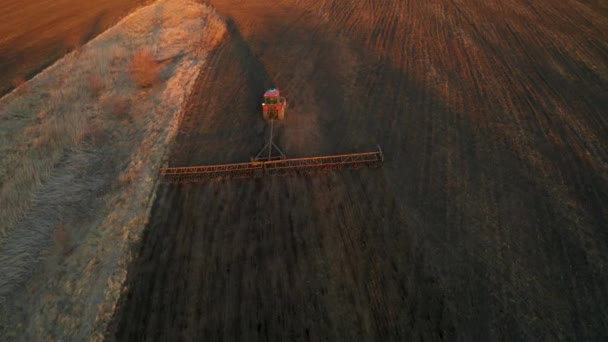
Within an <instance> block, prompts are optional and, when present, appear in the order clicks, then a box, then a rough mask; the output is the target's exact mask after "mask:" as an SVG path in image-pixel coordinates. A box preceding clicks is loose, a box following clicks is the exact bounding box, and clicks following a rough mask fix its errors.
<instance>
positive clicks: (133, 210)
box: [0, 0, 221, 340]
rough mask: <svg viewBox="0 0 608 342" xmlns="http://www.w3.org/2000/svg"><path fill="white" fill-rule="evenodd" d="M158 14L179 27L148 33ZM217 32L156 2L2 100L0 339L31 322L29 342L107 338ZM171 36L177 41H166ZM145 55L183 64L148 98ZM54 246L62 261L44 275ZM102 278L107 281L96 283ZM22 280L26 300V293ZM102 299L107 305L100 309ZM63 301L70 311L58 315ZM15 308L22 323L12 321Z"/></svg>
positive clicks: (196, 14) (182, 7) (170, 0)
mask: <svg viewBox="0 0 608 342" xmlns="http://www.w3.org/2000/svg"><path fill="white" fill-rule="evenodd" d="M177 8H179V10H177ZM159 14H162V16H163V17H167V18H173V17H175V16H179V17H180V20H175V19H172V20H171V21H167V22H172V23H174V24H175V25H177V27H173V26H168V25H167V22H165V21H162V20H161V21H159V22H158V26H156V27H151V26H150V24H149V23H150V22H151V20H150V18H152V17H155V16H157V15H159ZM218 21H219V19H218V18H217V17H215V15H214V14H213V13H212V12H210V11H208V10H207V9H206V8H205V7H204V6H202V5H200V4H196V3H194V2H191V1H189V0H161V1H158V2H157V3H156V4H155V5H153V6H151V7H147V8H144V9H142V10H140V11H138V12H137V13H136V14H134V15H132V16H130V17H129V18H127V19H125V20H124V21H123V22H121V24H120V25H118V26H116V27H114V28H112V29H110V30H109V31H107V32H105V33H104V34H102V35H101V36H99V37H98V38H96V39H95V40H94V41H92V42H90V43H88V44H87V45H86V46H83V47H82V48H80V49H79V53H77V54H69V55H67V56H66V57H65V58H64V59H62V60H60V61H58V62H57V63H56V64H55V65H53V66H51V67H49V68H48V69H46V70H45V71H43V72H42V73H41V74H39V75H38V76H37V77H36V78H35V79H34V80H32V81H30V82H19V84H18V85H19V91H15V92H13V93H11V94H9V95H7V96H6V97H4V98H2V99H0V108H1V109H0V121H1V122H2V126H1V128H0V203H2V205H0V217H2V220H0V273H1V274H2V277H0V302H1V303H2V305H0V339H2V340H7V339H8V340H13V339H14V337H15V336H20V335H14V334H19V331H21V333H23V330H20V329H22V328H23V327H25V326H28V325H27V324H23V322H25V321H34V320H35V321H36V322H38V323H37V325H36V328H35V330H30V331H29V332H28V333H29V334H30V335H29V336H34V335H35V336H38V338H37V339H49V338H50V335H49V331H51V330H52V331H57V329H58V327H59V326H60V327H61V329H62V331H63V334H64V335H63V336H72V338H68V337H65V339H76V340H82V339H89V338H90V337H91V336H92V335H93V334H99V331H103V325H104V324H106V322H107V319H108V318H109V315H110V314H111V310H112V307H113V305H114V302H115V301H116V300H117V296H118V292H119V291H120V286H121V285H122V279H123V278H122V277H124V267H125V266H126V265H125V260H126V259H127V258H128V257H129V254H128V253H129V252H130V246H131V244H132V243H133V242H134V241H136V240H137V239H138V237H139V234H140V233H141V230H142V229H143V224H144V223H145V217H146V216H147V212H148V210H149V205H150V203H149V198H150V196H151V195H152V190H153V188H154V180H155V175H156V173H157V169H158V167H159V165H160V164H161V161H162V158H163V154H164V150H165V146H166V144H167V143H168V142H169V141H171V139H172V137H173V135H174V133H175V130H176V123H175V122H176V121H177V120H178V116H179V113H180V112H181V111H180V107H181V106H182V104H183V101H184V99H185V98H186V95H187V92H188V91H189V89H190V88H191V86H192V82H193V80H194V79H195V77H196V75H197V74H198V70H199V68H200V66H201V63H202V62H203V59H201V56H202V55H201V52H203V51H205V50H206V49H205V48H204V47H200V46H196V43H197V41H198V40H199V38H200V35H201V32H204V31H205V26H206V25H207V26H210V25H211V24H210V23H212V22H218ZM214 25H215V24H214ZM143 27H145V28H146V29H141V28H143ZM214 27H218V28H219V27H221V26H214ZM138 28H140V29H138ZM178 28H179V29H180V31H182V32H183V33H182V34H181V35H180V36H179V37H178V38H179V39H177V40H176V39H175V36H174V35H172V34H170V32H171V31H172V30H176V29H178ZM209 34H213V35H215V34H216V32H209ZM150 45H152V46H155V47H156V48H158V50H159V51H169V52H170V53H173V54H175V55H180V59H179V60H178V59H175V58H172V57H173V56H172V55H164V56H162V57H163V59H164V60H166V61H168V62H165V65H167V66H170V69H169V70H166V71H165V72H164V74H163V79H162V81H163V82H166V84H165V86H164V87H162V88H161V87H152V86H153V85H155V84H158V82H160V72H161V71H162V68H161V66H160V65H159V64H158V63H156V62H155V61H156V60H157V59H159V57H158V56H155V55H154V54H153V53H152V52H151V50H150V49H149V46H150ZM155 50H156V49H155ZM152 62H154V63H152ZM140 72H141V73H140ZM132 76H135V77H136V80H137V81H136V82H133V79H132V78H131V77H132ZM142 87H147V89H143V88H142ZM53 246H55V247H56V249H57V251H59V252H60V254H61V255H62V257H63V258H64V260H63V261H62V262H61V263H60V264H59V265H56V264H55V265H46V264H45V261H44V260H45V259H43V258H44V257H45V255H47V254H46V252H45V251H47V250H48V249H49V248H51V247H53ZM100 259H103V260H104V263H103V267H99V266H97V267H91V268H87V269H86V270H87V271H88V272H90V273H85V274H83V273H81V271H80V270H81V268H82V264H88V263H91V260H100ZM34 268H37V269H38V271H37V272H36V273H35V274H32V270H33V269H34ZM74 270H78V271H76V272H74ZM98 272H104V277H106V278H107V277H108V276H110V277H111V278H112V279H113V282H112V283H111V284H110V283H106V282H99V273H98ZM26 279H29V281H28V282H27V287H28V288H29V290H27V291H22V290H21V289H22V287H20V285H22V284H24V280H26ZM62 282H67V283H70V284H77V285H73V286H72V285H70V286H68V287H64V286H63V284H62ZM74 291H76V292H74ZM48 293H53V297H48V296H47V294H48ZM99 296H101V297H104V296H107V298H106V299H105V300H104V301H102V302H101V303H100V301H98V299H99ZM49 298H55V299H53V300H51V301H49ZM66 301H69V302H73V303H72V304H73V307H72V306H71V307H70V310H72V309H75V308H79V309H77V310H76V311H77V312H76V311H74V312H64V311H63V309H64V308H65V305H67V304H66ZM76 302H78V303H79V304H78V305H76V304H75V303H76ZM86 302H88V303H91V305H83V303H86ZM16 307H19V308H20V309H18V310H16V311H18V312H26V311H27V312H29V314H27V315H25V316H15V315H14V312H15V310H14V309H15V308H16ZM42 308H44V309H42ZM11 310H13V311H11ZM66 315H69V316H70V318H67V316H66ZM84 320H87V322H88V323H87V324H80V323H76V322H83V321H84ZM17 324H20V325H19V326H20V327H22V328H17ZM91 329H100V330H99V331H97V330H95V332H94V331H93V330H91ZM32 334H33V335H32ZM53 334H55V333H53ZM53 336H55V335H53ZM75 336H78V337H75Z"/></svg>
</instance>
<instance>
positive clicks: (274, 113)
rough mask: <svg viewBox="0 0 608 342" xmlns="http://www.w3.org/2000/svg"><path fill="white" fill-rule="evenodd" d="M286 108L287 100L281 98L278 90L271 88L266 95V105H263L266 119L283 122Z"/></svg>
mask: <svg viewBox="0 0 608 342" xmlns="http://www.w3.org/2000/svg"><path fill="white" fill-rule="evenodd" d="M285 107H287V100H285V98H284V97H281V93H280V91H279V90H278V89H276V88H270V89H268V90H267V91H266V92H265V93H264V103H262V111H263V115H264V119H266V120H272V119H279V120H283V118H284V117H285Z"/></svg>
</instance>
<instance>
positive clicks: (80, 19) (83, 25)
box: [0, 0, 150, 95]
mask: <svg viewBox="0 0 608 342" xmlns="http://www.w3.org/2000/svg"><path fill="white" fill-rule="evenodd" d="M148 2H150V0H96V1H82V0H30V1H22V0H0V13H2V14H1V15H0V18H1V19H2V20H0V95H3V94H5V93H6V92H7V91H9V90H10V89H12V88H13V86H16V85H17V84H16V83H19V80H22V79H28V78H30V77H32V76H34V75H36V74H37V73H38V72H40V70H42V69H44V68H46V67H47V66H49V65H50V64H52V63H53V62H55V61H56V60H57V59H59V58H60V57H61V56H63V55H64V54H65V53H66V52H68V51H71V50H74V49H76V48H78V47H79V46H81V45H82V44H84V43H86V42H87V41H89V40H91V39H93V38H95V37H96V36H97V35H98V34H100V33H101V32H103V31H105V30H106V29H107V28H109V27H111V26H112V25H114V24H116V23H117V22H118V20H119V19H120V18H122V17H123V16H125V15H127V14H128V13H129V12H131V11H132V10H133V9H134V8H135V7H137V6H139V5H142V4H145V3H148Z"/></svg>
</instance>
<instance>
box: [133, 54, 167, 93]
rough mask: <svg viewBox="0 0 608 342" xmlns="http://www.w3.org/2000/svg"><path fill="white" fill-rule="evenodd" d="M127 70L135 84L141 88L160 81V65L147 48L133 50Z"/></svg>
mask: <svg viewBox="0 0 608 342" xmlns="http://www.w3.org/2000/svg"><path fill="white" fill-rule="evenodd" d="M129 71H130V75H131V78H132V79H133V81H134V82H135V84H137V85H138V86H140V87H142V88H149V87H152V86H154V85H156V84H158V83H159V82H160V73H161V65H160V64H159V63H158V62H157V61H156V59H155V58H154V56H153V55H152V52H150V50H148V49H141V50H139V51H137V52H135V54H134V55H133V58H132V59H131V63H130V65H129Z"/></svg>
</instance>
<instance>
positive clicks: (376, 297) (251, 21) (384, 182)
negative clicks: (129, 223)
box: [108, 0, 608, 341]
mask: <svg viewBox="0 0 608 342" xmlns="http://www.w3.org/2000/svg"><path fill="white" fill-rule="evenodd" d="M209 3H210V4H211V5H213V6H215V7H216V8H217V10H218V12H219V13H220V14H221V15H223V16H224V17H225V18H226V20H227V23H228V26H229V29H230V30H229V31H230V34H229V35H228V37H227V39H226V41H225V42H224V43H223V44H222V45H221V47H219V48H218V49H216V50H215V51H213V52H212V53H211V55H210V56H209V64H208V67H207V68H206V69H205V70H203V73H202V75H201V77H200V79H199V80H198V84H197V87H196V91H195V92H194V93H193V94H192V98H191V100H190V103H189V107H188V113H187V116H186V118H185V121H184V123H183V125H182V127H181V133H180V135H179V136H178V138H177V140H176V142H175V145H174V146H173V152H172V159H171V164H172V165H176V166H181V165H197V164H210V163H225V162H239V161H247V160H249V157H250V156H251V155H253V154H255V153H256V152H257V150H258V149H259V148H261V147H262V146H263V144H264V138H265V136H266V134H267V129H268V127H267V125H266V123H265V122H264V121H263V120H262V118H261V113H260V108H259V107H260V100H261V94H262V93H263V91H264V90H265V88H266V87H269V86H277V87H279V88H281V89H283V90H284V91H285V95H286V96H287V97H288V101H289V104H290V106H289V108H288V111H287V114H286V119H285V120H284V121H283V122H281V123H280V124H279V125H278V127H276V130H277V135H278V136H277V143H278V144H279V146H281V147H282V148H283V150H284V151H285V152H286V154H287V155H288V156H291V157H302V156H309V155H318V154H328V153H343V152H355V151H361V150H362V151H365V150H373V149H374V148H375V144H381V145H382V147H383V149H384V150H385V153H386V157H387V161H386V163H385V164H384V166H383V167H382V168H381V169H361V170H345V171H341V172H335V173H330V174H317V175H304V176H299V177H275V178H264V179H257V180H230V181H228V180H211V181H207V182H205V183H202V184H188V185H163V186H161V188H160V189H159V193H158V198H157V200H156V203H155V205H154V207H153V212H152V217H151V221H150V224H149V227H148V228H147V231H146V233H145V236H144V238H143V242H142V246H141V251H140V254H139V257H138V258H137V260H135V262H134V263H133V264H132V265H131V268H130V270H129V276H128V283H127V286H128V290H127V292H126V294H125V296H124V297H123V298H122V300H121V303H120V306H119V309H118V311H117V312H116V315H115V320H114V322H113V324H112V325H111V328H110V330H109V332H108V337H109V338H110V339H116V340H141V339H149V340H175V339H180V338H181V339H185V340H234V339H237V340H247V341H248V340H345V341H353V340H361V339H372V340H381V341H385V340H448V341H454V340H466V341H470V340H506V341H513V340H602V339H604V338H606V337H608V333H607V332H608V323H607V322H608V309H607V308H608V268H607V266H608V260H607V259H608V231H607V230H606V227H607V226H608V221H607V217H608V210H607V209H606V203H608V167H607V165H608V164H607V161H608V138H607V137H608V122H607V120H606V118H605V117H604V115H603V114H604V113H605V112H606V109H608V106H607V105H608V103H607V99H608V96H606V95H607V90H608V82H607V80H608V65H607V63H606V61H608V44H607V43H606V40H605V33H606V32H608V30H607V29H608V23H607V21H606V14H607V13H608V12H607V8H606V6H605V5H603V4H602V3H601V2H589V3H583V2H578V1H573V0H567V1H553V0H543V1H535V2H533V3H530V2H528V1H524V0H510V1H506V2H505V1H498V0H496V1H485V0H484V1H481V0H479V1H474V0H467V1H448V0H443V1H409V0H404V1H379V0H368V1H355V0H353V1H345V0H342V1H338V0H315V1H313V0H301V1H287V0H277V1H274V2H272V4H270V3H263V2H261V1H237V0H224V1H222V0H215V1H209Z"/></svg>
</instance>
